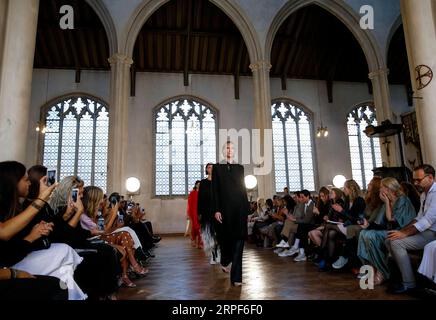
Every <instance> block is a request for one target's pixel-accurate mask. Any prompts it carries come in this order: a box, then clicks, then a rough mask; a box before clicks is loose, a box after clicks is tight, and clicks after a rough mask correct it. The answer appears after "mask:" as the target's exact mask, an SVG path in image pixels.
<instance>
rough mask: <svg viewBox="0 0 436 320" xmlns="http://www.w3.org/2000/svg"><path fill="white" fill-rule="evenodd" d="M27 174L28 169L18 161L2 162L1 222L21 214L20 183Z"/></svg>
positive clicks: (0, 175)
mask: <svg viewBox="0 0 436 320" xmlns="http://www.w3.org/2000/svg"><path fill="white" fill-rule="evenodd" d="M25 174H26V167H25V166H24V165H23V164H22V163H19V162H17V161H4V162H0V221H6V220H8V219H10V218H12V217H13V216H15V215H16V214H18V213H19V212H20V203H19V194H18V182H20V180H21V178H23V177H24V175H25Z"/></svg>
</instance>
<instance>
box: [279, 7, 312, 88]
mask: <svg viewBox="0 0 436 320" xmlns="http://www.w3.org/2000/svg"><path fill="white" fill-rule="evenodd" d="M306 20H307V13H306V12H304V14H303V16H302V17H301V19H300V23H299V24H298V25H297V28H296V30H295V33H294V37H293V38H291V37H289V39H292V40H293V41H290V45H291V50H290V52H289V54H288V59H287V60H286V63H285V66H284V67H283V70H282V74H281V77H280V78H281V82H282V90H286V89H287V88H286V79H287V76H288V72H289V68H290V67H291V64H292V63H293V62H294V57H295V56H296V54H297V53H298V51H299V49H300V48H301V47H300V46H298V45H297V44H298V41H299V39H300V36H301V33H302V32H303V30H304V24H305V21H306ZM294 25H295V23H294Z"/></svg>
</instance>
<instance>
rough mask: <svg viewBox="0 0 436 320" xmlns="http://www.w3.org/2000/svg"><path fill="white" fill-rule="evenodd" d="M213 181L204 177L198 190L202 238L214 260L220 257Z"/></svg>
mask: <svg viewBox="0 0 436 320" xmlns="http://www.w3.org/2000/svg"><path fill="white" fill-rule="evenodd" d="M212 210H213V209H212V181H211V180H208V179H203V180H201V182H200V188H199V190H198V210H197V213H198V221H199V223H200V227H201V240H202V241H203V246H204V248H205V249H206V250H210V251H211V252H212V258H213V260H216V259H217V258H218V245H217V239H216V226H215V225H216V222H217V221H216V220H215V217H214V214H215V213H214V212H212Z"/></svg>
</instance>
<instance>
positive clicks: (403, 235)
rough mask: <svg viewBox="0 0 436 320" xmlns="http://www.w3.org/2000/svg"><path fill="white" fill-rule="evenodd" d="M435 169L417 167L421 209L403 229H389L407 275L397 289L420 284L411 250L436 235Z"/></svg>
mask: <svg viewBox="0 0 436 320" xmlns="http://www.w3.org/2000/svg"><path fill="white" fill-rule="evenodd" d="M434 178H435V169H434V168H433V167H432V166H431V165H428V164H424V165H421V166H419V167H417V168H415V170H414V171H413V181H414V183H415V186H416V188H417V189H418V191H420V192H422V193H421V209H420V210H419V212H418V215H417V216H416V218H415V219H414V220H412V222H411V223H409V224H408V225H407V226H405V227H404V228H403V229H401V230H395V231H389V232H388V237H387V241H386V245H387V247H388V249H389V251H390V252H391V254H392V257H393V258H394V260H395V262H396V263H397V265H398V267H399V269H400V271H401V276H402V278H403V282H402V285H400V286H399V287H398V288H397V289H396V290H395V291H394V293H404V292H409V291H411V290H413V289H414V288H415V287H416V280H415V275H414V272H413V269H412V265H411V263H410V258H409V256H408V253H407V251H408V250H421V249H423V248H424V247H425V245H426V244H427V243H429V242H431V241H433V240H435V239H436V184H435V182H434Z"/></svg>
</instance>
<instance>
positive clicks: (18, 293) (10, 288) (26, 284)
mask: <svg viewBox="0 0 436 320" xmlns="http://www.w3.org/2000/svg"><path fill="white" fill-rule="evenodd" d="M0 300H1V301H5V300H6V301H7V300H14V301H17V300H20V301H22V300H38V301H49V300H68V290H67V289H66V288H65V289H62V288H61V286H60V285H59V279H58V278H55V277H49V276H36V278H35V279H10V280H0Z"/></svg>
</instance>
